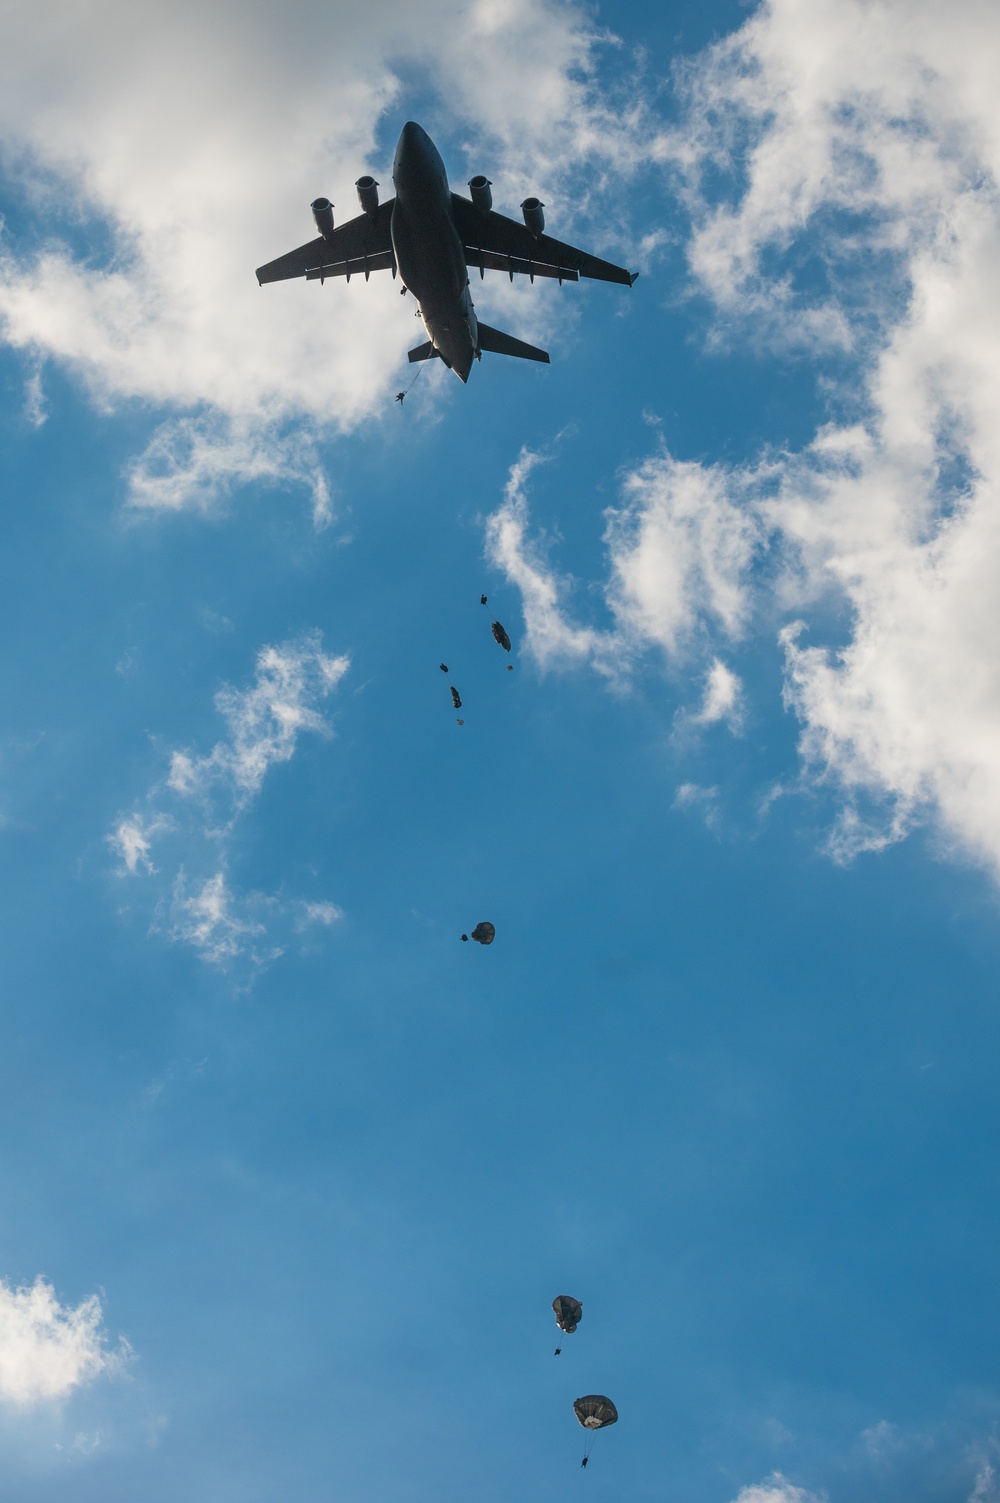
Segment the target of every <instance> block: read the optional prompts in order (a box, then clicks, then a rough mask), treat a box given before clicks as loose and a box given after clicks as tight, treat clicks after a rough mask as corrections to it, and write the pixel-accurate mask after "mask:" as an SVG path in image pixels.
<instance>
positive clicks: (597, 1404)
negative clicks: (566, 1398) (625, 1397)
mask: <svg viewBox="0 0 1000 1503" xmlns="http://www.w3.org/2000/svg"><path fill="white" fill-rule="evenodd" d="M573 1413H574V1414H575V1415H576V1417H577V1419H578V1420H579V1421H580V1424H581V1425H582V1426H583V1428H584V1429H585V1430H603V1429H604V1428H605V1427H606V1426H607V1425H614V1424H617V1422H618V1410H617V1409H616V1408H615V1406H614V1404H612V1402H611V1400H610V1399H607V1398H605V1397H604V1394H603V1393H588V1394H587V1395H586V1396H585V1397H584V1398H582V1399H574V1401H573Z"/></svg>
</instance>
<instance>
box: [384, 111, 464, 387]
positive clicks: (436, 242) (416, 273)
mask: <svg viewBox="0 0 1000 1503" xmlns="http://www.w3.org/2000/svg"><path fill="white" fill-rule="evenodd" d="M392 181H393V184H394V185H395V189H396V201H395V203H394V204H393V207H392V248H393V253H394V254H395V257H396V265H397V267H398V269H399V275H400V277H401V278H402V281H403V284H404V286H406V287H408V288H409V290H410V292H412V293H413V296H414V297H415V298H416V300H417V306H418V308H419V310H420V317H421V318H422V319H423V322H424V328H425V329H426V330H427V337H428V338H429V339H430V341H431V343H432V344H433V346H434V348H435V349H436V350H437V352H438V354H439V355H440V356H441V358H442V360H443V361H444V362H445V364H446V365H448V366H450V368H451V369H452V370H453V371H454V372H455V374H456V375H457V376H460V377H461V378H462V380H463V381H465V380H467V379H468V375H469V371H470V370H471V369H472V362H473V360H474V359H475V358H476V357H477V354H478V350H479V333H478V326H477V323H476V312H475V309H474V308H473V306H472V298H471V296H470V294H469V273H468V267H467V265H466V260H465V251H464V248H463V246H462V241H461V239H460V238H459V234H458V231H457V230H456V228H455V220H454V214H453V211H452V206H451V189H450V188H449V186H448V174H447V172H446V171H445V166H444V162H443V161H442V160H441V155H440V153H439V151H438V149H437V147H436V146H435V145H434V142H433V141H432V140H431V138H430V136H429V135H428V134H427V132H426V131H425V130H424V129H423V128H422V127H421V126H419V125H416V124H414V122H413V121H412V120H411V121H409V122H408V123H407V124H406V125H404V126H403V129H402V131H401V133H400V137H399V143H398V145H397V147H396V157H395V160H394V162H393V164H392Z"/></svg>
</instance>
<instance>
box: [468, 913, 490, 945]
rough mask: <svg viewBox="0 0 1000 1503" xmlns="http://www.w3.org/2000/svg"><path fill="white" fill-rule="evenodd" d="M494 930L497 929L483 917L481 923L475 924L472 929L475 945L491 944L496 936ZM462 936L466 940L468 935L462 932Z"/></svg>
mask: <svg viewBox="0 0 1000 1503" xmlns="http://www.w3.org/2000/svg"><path fill="white" fill-rule="evenodd" d="M496 932H497V931H496V930H495V929H494V927H493V925H492V924H490V923H487V921H486V920H485V919H484V920H483V922H482V923H481V924H477V925H476V927H475V928H474V929H473V931H472V938H473V939H474V940H475V941H476V944H477V945H491V944H492V943H493V941H494V939H495V938H496ZM462 938H463V939H465V940H467V939H468V938H469V936H468V935H467V934H463V935H462Z"/></svg>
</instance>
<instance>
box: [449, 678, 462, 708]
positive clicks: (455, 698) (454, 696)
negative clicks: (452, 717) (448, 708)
mask: <svg viewBox="0 0 1000 1503" xmlns="http://www.w3.org/2000/svg"><path fill="white" fill-rule="evenodd" d="M448 687H449V689H450V690H451V702H452V704H453V705H454V706H455V709H456V710H460V709H461V708H462V696H461V694H459V692H458V690H457V689H456V688H455V685H454V684H449V685H448Z"/></svg>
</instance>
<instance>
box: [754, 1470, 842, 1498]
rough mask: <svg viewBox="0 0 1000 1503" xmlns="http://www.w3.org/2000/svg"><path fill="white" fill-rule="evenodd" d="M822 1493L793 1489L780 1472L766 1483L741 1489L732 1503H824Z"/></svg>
mask: <svg viewBox="0 0 1000 1503" xmlns="http://www.w3.org/2000/svg"><path fill="white" fill-rule="evenodd" d="M825 1500H826V1495H825V1494H824V1493H811V1492H807V1491H806V1489H805V1488H804V1487H795V1486H794V1485H793V1484H792V1483H791V1482H789V1481H788V1478H787V1477H783V1476H782V1474H781V1473H780V1472H774V1473H773V1474H772V1475H771V1476H770V1477H769V1478H768V1479H767V1480H766V1482H755V1483H754V1484H752V1486H750V1487H741V1488H740V1490H739V1492H738V1493H737V1495H736V1497H735V1499H734V1500H733V1503H825Z"/></svg>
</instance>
